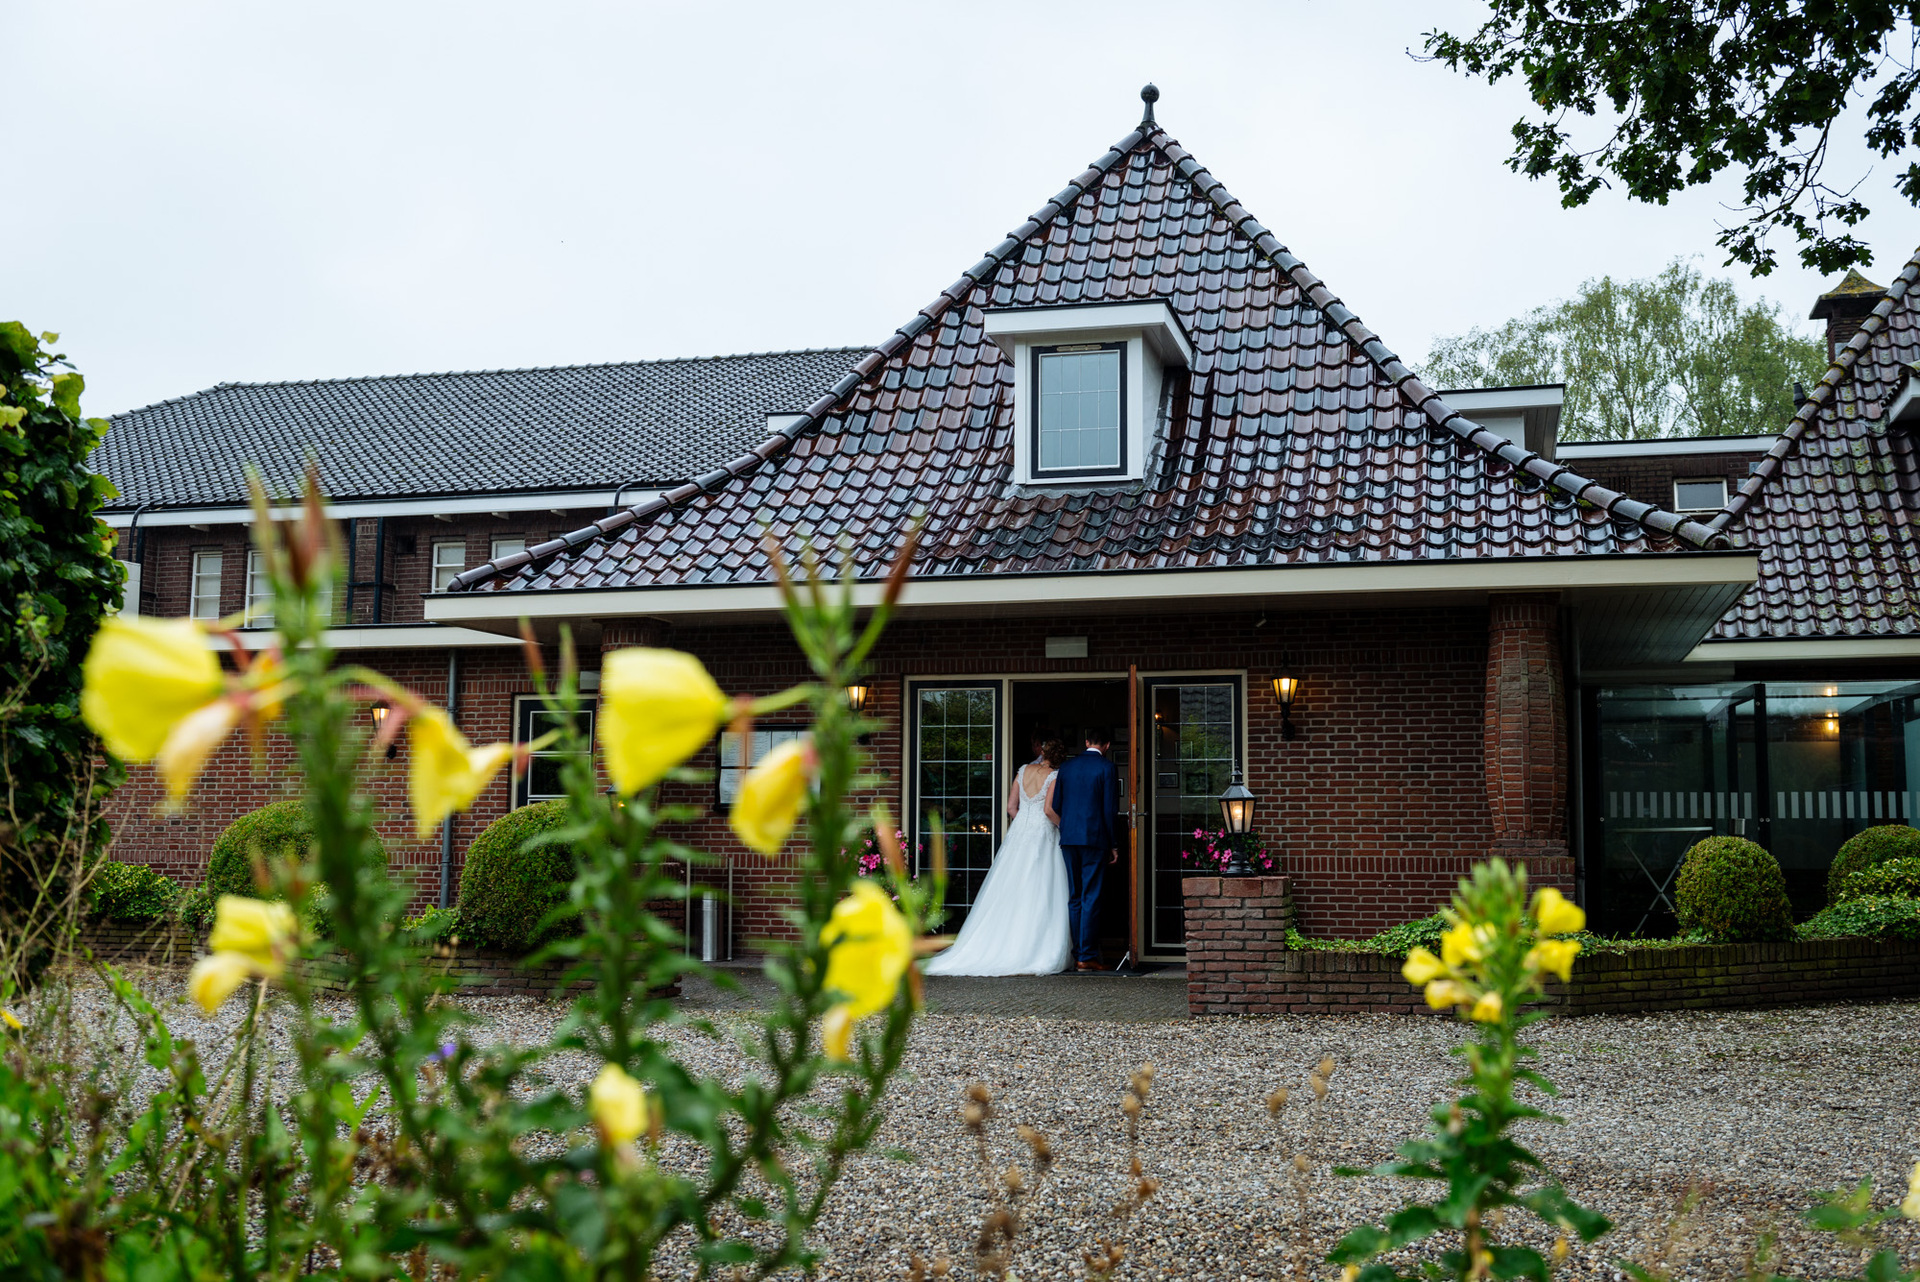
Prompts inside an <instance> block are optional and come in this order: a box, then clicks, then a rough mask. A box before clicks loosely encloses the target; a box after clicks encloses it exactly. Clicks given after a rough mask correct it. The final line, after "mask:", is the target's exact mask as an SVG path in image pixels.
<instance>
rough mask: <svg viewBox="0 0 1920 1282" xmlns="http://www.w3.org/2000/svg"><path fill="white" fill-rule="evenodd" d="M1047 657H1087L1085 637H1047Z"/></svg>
mask: <svg viewBox="0 0 1920 1282" xmlns="http://www.w3.org/2000/svg"><path fill="white" fill-rule="evenodd" d="M1047 657H1048V658H1049V659H1084V658H1086V657H1087V639H1086V638H1085V637H1048V638H1047Z"/></svg>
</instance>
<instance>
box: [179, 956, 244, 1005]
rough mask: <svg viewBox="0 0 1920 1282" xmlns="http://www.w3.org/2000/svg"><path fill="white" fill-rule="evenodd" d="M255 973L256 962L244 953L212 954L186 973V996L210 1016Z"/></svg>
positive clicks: (196, 963)
mask: <svg viewBox="0 0 1920 1282" xmlns="http://www.w3.org/2000/svg"><path fill="white" fill-rule="evenodd" d="M253 974H254V967H253V961H252V960H251V959H250V958H248V957H247V955H246V954H245V953H210V954H208V955H207V956H205V957H202V958H201V959H200V960H199V961H197V962H195V963H194V964H193V969H192V970H191V971H189V972H188V973H187V995H188V996H190V997H192V998H193V1000H194V1001H196V1002H198V1003H199V1004H200V1009H201V1010H204V1011H205V1012H207V1014H209V1015H211V1014H213V1012H215V1011H217V1010H219V1009H220V1003H222V1002H224V1001H226V1000H227V998H229V997H231V996H233V990H234V989H236V988H238V987H240V985H242V984H244V983H246V982H247V980H249V979H250V978H252V977H253Z"/></svg>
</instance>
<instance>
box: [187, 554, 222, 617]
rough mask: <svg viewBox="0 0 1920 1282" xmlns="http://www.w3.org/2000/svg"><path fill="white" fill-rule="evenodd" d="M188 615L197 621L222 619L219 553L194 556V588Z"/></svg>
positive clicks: (189, 601) (188, 605) (189, 600)
mask: <svg viewBox="0 0 1920 1282" xmlns="http://www.w3.org/2000/svg"><path fill="white" fill-rule="evenodd" d="M187 614H188V615H189V616H191V617H193V618H196V619H217V618H219V617H220V554H219V553H218V552H195V553H194V554H193V587H192V592H191V595H190V597H189V599H188V603H187Z"/></svg>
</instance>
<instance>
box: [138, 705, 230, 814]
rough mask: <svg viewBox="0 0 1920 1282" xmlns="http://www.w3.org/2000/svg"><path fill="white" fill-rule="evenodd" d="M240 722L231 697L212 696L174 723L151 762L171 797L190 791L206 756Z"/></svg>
mask: <svg viewBox="0 0 1920 1282" xmlns="http://www.w3.org/2000/svg"><path fill="white" fill-rule="evenodd" d="M239 724H240V705H239V703H238V702H236V701H235V700H232V699H215V700H214V701H213V702H212V703H209V704H206V705H204V706H202V707H199V708H195V709H194V710H193V711H192V712H189V713H188V714H187V715H186V716H184V717H182V718H180V720H179V721H177V722H175V723H174V727H173V733H172V734H170V735H168V736H167V741H166V742H165V743H163V744H161V745H160V751H159V753H158V754H156V755H155V757H154V762H153V764H154V768H155V769H157V770H158V771H159V772H160V778H161V779H162V780H163V781H165V783H166V785H167V796H168V798H169V799H170V800H172V801H176V802H177V801H181V800H183V799H184V798H185V797H186V795H187V794H188V793H189V792H191V791H193V781H194V780H195V779H198V778H199V777H200V772H201V771H202V770H203V769H205V768H206V764H207V758H208V757H210V756H212V755H213V751H214V749H216V748H218V747H219V746H220V745H221V744H222V743H223V742H225V741H226V737H227V736H228V735H229V734H231V733H233V728H234V727H235V726H236V725H239Z"/></svg>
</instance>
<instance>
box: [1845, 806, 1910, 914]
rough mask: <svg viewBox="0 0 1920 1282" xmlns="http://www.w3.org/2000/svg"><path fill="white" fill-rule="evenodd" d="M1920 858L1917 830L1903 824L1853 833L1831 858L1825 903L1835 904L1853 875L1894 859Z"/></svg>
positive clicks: (1882, 826) (1884, 825)
mask: <svg viewBox="0 0 1920 1282" xmlns="http://www.w3.org/2000/svg"><path fill="white" fill-rule="evenodd" d="M1913 858H1920V829H1915V828H1909V827H1907V826H1906V825H1905V824H1882V825H1880V826H1879V827H1877V828H1869V829H1867V830H1866V831H1865V832H1862V833H1856V834H1855V835H1854V836H1853V837H1852V838H1850V839H1849V840H1848V841H1847V842H1846V844H1845V845H1843V846H1841V847H1840V851H1839V853H1838V854H1836V855H1835V856H1834V857H1833V863H1832V865H1831V866H1830V867H1828V869H1827V902H1828V903H1830V904H1837V903H1839V902H1840V899H1841V892H1843V891H1844V890H1846V888H1847V882H1848V880H1849V879H1850V878H1851V877H1853V875H1854V874H1855V873H1861V872H1865V871H1866V870H1867V869H1869V868H1872V867H1875V866H1877V865H1879V864H1884V863H1887V862H1889V861H1890V860H1894V859H1913Z"/></svg>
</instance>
